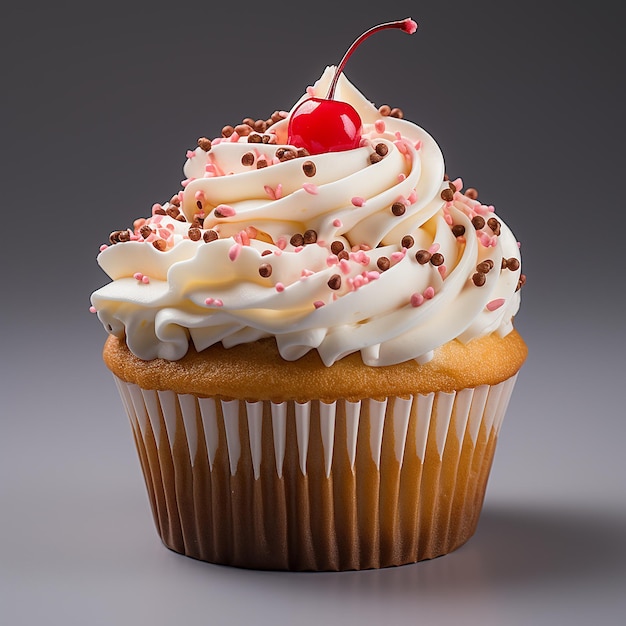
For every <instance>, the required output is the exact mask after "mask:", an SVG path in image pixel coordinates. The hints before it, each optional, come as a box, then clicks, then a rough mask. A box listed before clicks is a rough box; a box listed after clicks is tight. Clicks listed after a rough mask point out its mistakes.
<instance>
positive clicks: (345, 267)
mask: <svg viewBox="0 0 626 626" xmlns="http://www.w3.org/2000/svg"><path fill="white" fill-rule="evenodd" d="M339 269H340V270H341V272H342V273H343V274H349V273H350V263H348V261H346V260H345V259H341V261H339Z"/></svg>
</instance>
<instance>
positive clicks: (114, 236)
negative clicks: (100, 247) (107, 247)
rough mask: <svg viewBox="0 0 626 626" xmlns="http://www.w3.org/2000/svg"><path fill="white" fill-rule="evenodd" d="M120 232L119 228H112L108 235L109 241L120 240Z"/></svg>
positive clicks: (115, 241) (116, 241)
mask: <svg viewBox="0 0 626 626" xmlns="http://www.w3.org/2000/svg"><path fill="white" fill-rule="evenodd" d="M121 233H122V231H121V230H114V231H113V232H112V233H111V234H110V235H109V242H110V243H112V244H116V243H119V242H120V234H121Z"/></svg>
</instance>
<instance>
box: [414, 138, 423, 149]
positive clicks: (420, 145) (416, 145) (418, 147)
mask: <svg viewBox="0 0 626 626" xmlns="http://www.w3.org/2000/svg"><path fill="white" fill-rule="evenodd" d="M414 145H415V149H416V150H421V148H422V141H421V139H418V140H417V141H416V142H415V144H414Z"/></svg>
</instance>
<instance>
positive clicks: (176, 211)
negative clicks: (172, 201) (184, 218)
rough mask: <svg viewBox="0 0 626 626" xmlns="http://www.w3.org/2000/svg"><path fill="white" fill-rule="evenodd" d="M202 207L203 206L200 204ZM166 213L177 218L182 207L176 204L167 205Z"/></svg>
mask: <svg viewBox="0 0 626 626" xmlns="http://www.w3.org/2000/svg"><path fill="white" fill-rule="evenodd" d="M200 208H202V207H201V206H200ZM165 213H166V214H167V215H169V216H170V217H174V218H176V217H178V216H179V215H180V209H179V208H178V207H176V206H169V207H167V209H165Z"/></svg>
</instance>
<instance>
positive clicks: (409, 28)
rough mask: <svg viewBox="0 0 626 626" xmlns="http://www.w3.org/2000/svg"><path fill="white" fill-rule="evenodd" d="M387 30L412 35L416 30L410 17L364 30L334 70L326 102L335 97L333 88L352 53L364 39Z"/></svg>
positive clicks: (414, 23)
mask: <svg viewBox="0 0 626 626" xmlns="http://www.w3.org/2000/svg"><path fill="white" fill-rule="evenodd" d="M387 28H399V29H400V30H403V31H404V32H405V33H408V34H409V35H412V34H413V33H414V32H415V31H416V30H417V23H416V22H414V21H413V20H412V19H411V18H410V17H407V18H406V19H403V20H398V21H396V22H385V23H384V24H379V25H378V26H373V27H372V28H370V29H369V30H366V31H365V32H364V33H363V34H362V35H361V36H360V37H358V38H357V39H355V40H354V43H353V44H352V45H351V46H350V47H349V48H348V50H347V52H346V53H345V54H344V55H343V59H341V62H340V63H339V65H338V66H337V69H336V70H335V75H334V76H333V80H332V82H331V83H330V87H329V89H328V94H327V96H326V99H327V100H332V99H333V98H334V96H335V88H336V87H337V81H338V80H339V75H340V74H341V72H342V71H343V68H344V67H345V65H346V63H347V62H348V59H349V58H350V57H351V56H352V53H353V52H354V51H355V50H356V49H357V48H358V47H359V46H360V45H361V43H363V41H364V40H365V39H367V38H368V37H369V36H370V35H373V34H374V33H377V32H378V31H379V30H385V29H387Z"/></svg>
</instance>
